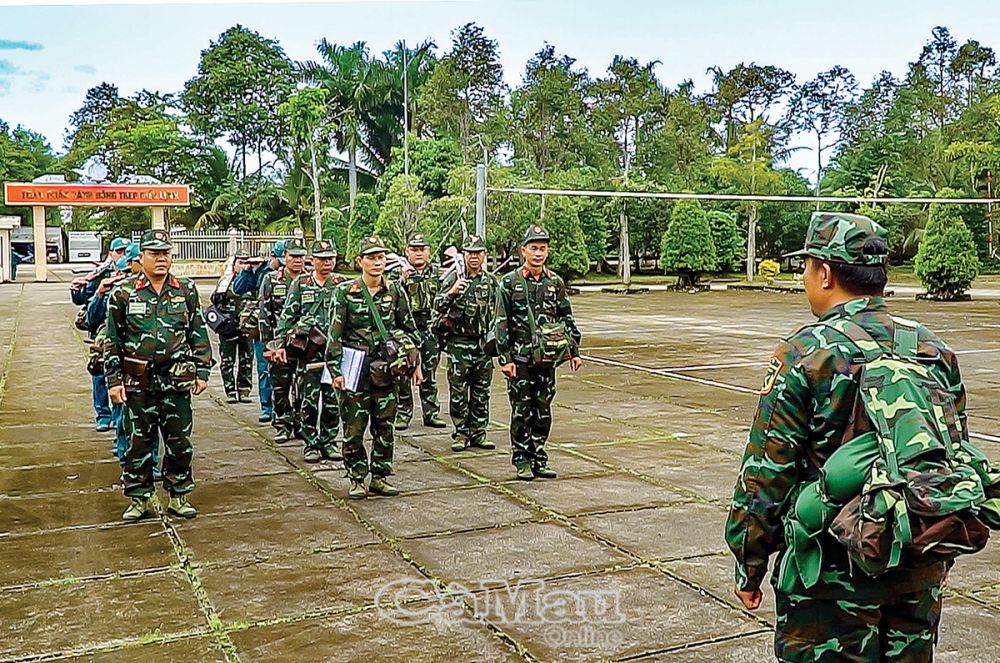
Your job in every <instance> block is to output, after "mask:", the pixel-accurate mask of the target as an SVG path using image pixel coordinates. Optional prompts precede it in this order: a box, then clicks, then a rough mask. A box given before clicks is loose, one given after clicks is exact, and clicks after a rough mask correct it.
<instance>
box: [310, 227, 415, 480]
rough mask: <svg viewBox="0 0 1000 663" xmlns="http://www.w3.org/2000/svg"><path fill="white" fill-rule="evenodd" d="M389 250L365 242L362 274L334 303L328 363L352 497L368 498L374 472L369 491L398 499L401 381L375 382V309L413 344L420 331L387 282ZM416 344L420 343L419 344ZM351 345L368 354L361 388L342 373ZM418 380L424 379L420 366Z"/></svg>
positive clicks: (389, 329)
mask: <svg viewBox="0 0 1000 663" xmlns="http://www.w3.org/2000/svg"><path fill="white" fill-rule="evenodd" d="M386 251H387V249H386V247H385V244H383V242H382V240H381V239H379V238H378V237H368V238H366V239H363V240H361V250H360V252H359V254H358V263H359V264H360V265H361V270H362V275H361V276H360V277H359V278H357V279H354V280H353V281H348V282H347V283H345V284H344V285H343V286H341V287H340V288H339V289H338V290H337V294H336V299H335V300H334V313H333V324H332V325H331V326H330V333H329V343H328V346H327V365H328V366H329V368H330V372H331V373H332V374H333V376H334V380H333V384H334V387H336V388H337V389H338V390H340V393H341V404H342V411H343V417H344V464H345V465H346V466H347V472H348V475H349V477H350V480H351V488H350V491H349V493H348V495H349V497H351V498H352V499H361V498H364V497H365V496H366V494H367V493H366V490H365V477H366V476H367V475H368V473H369V472H371V475H372V478H371V482H370V484H369V489H370V490H371V491H372V492H373V493H376V494H379V495H387V496H388V495H398V494H399V491H398V490H397V489H396V488H395V487H394V486H393V485H392V484H390V483H389V481H388V476H389V475H390V474H392V445H393V420H394V419H395V416H396V393H397V388H398V386H397V382H396V381H389V384H388V385H384V386H379V385H376V384H375V383H374V382H373V380H372V372H371V370H369V369H370V367H371V364H372V361H374V360H377V359H384V357H382V353H381V349H382V347H383V342H382V338H381V330H380V329H379V327H378V323H377V322H376V318H375V317H374V316H373V315H372V308H373V307H374V308H375V309H377V311H378V316H379V317H378V319H380V320H381V321H382V325H383V327H384V329H385V331H386V333H387V334H390V335H391V334H393V332H400V331H401V332H402V333H403V334H405V335H408V336H409V337H410V339H411V340H413V339H414V338H415V337H416V334H417V330H416V326H415V325H414V323H413V316H412V315H411V314H410V304H409V300H408V299H407V297H406V294H405V293H404V292H403V290H402V288H401V286H400V285H399V284H398V283H395V282H390V281H387V280H386V279H385V278H384V276H383V272H384V271H385V258H386ZM414 342H415V341H414ZM345 346H347V347H350V348H354V349H357V350H361V351H363V352H365V353H366V359H365V367H364V369H363V371H362V373H361V378H360V380H359V382H358V385H357V389H356V390H354V391H351V390H348V389H347V384H346V382H345V377H344V375H343V374H342V371H341V360H342V357H343V348H344V347H345ZM413 380H414V381H415V382H416V383H417V384H419V383H420V382H422V380H423V376H422V375H421V370H420V368H419V367H418V368H417V370H416V373H415V374H414V376H413ZM369 423H370V425H371V434H372V450H371V460H370V462H369V458H368V454H367V453H366V452H365V447H364V437H365V430H366V429H368V427H369Z"/></svg>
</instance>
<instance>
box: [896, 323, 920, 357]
mask: <svg viewBox="0 0 1000 663" xmlns="http://www.w3.org/2000/svg"><path fill="white" fill-rule="evenodd" d="M892 323H893V330H892V350H893V353H894V354H895V355H896V356H897V357H901V358H904V359H916V357H917V323H915V322H910V321H909V320H904V319H903V318H897V317H895V316H892Z"/></svg>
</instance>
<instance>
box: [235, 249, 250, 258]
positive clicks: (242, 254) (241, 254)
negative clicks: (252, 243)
mask: <svg viewBox="0 0 1000 663" xmlns="http://www.w3.org/2000/svg"><path fill="white" fill-rule="evenodd" d="M233 257H234V258H236V259H237V260H249V259H250V254H249V253H247V251H246V250H245V249H240V250H239V251H237V252H236V253H234V254H233Z"/></svg>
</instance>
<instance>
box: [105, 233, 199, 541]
mask: <svg viewBox="0 0 1000 663" xmlns="http://www.w3.org/2000/svg"><path fill="white" fill-rule="evenodd" d="M139 248H140V250H141V252H142V255H141V257H140V260H141V262H142V274H141V275H139V276H137V277H136V278H135V280H130V281H128V282H127V283H126V284H125V285H123V286H119V287H116V288H115V289H114V290H112V291H111V293H110V294H109V295H108V319H107V323H106V324H107V340H106V342H105V349H104V372H105V375H106V376H107V380H108V386H109V394H110V396H111V401H112V402H113V403H124V404H125V406H126V431H127V433H128V438H129V439H128V449H127V450H126V452H125V462H124V468H123V470H122V483H124V484H125V495H126V496H128V497H131V498H132V503H131V504H130V505H129V507H128V509H126V510H125V513H123V514H122V518H123V519H124V520H126V521H135V520H138V519H139V518H142V517H143V516H144V515H146V514H147V513H149V512H150V507H149V498H150V496H151V495H152V494H153V455H152V449H153V446H154V445H156V444H158V443H159V441H158V437H162V439H163V444H164V447H165V448H166V453H165V455H164V458H163V486H164V488H166V489H167V491H168V492H169V493H170V502H169V504H168V507H167V511H168V512H169V513H172V514H174V515H177V516H181V517H184V518H193V517H194V516H195V515H196V514H197V511H195V509H194V507H193V506H191V504H190V503H189V502H188V500H187V495H188V493H190V492H191V490H192V489H193V488H194V480H193V478H192V474H191V457H192V449H191V394H192V393H193V394H195V395H197V394H200V393H201V392H203V391H204V390H205V387H206V386H207V385H208V376H209V372H210V371H211V369H212V346H211V345H210V343H209V341H208V332H207V330H206V327H205V319H204V317H203V316H202V312H201V306H200V304H199V301H198V290H197V289H196V288H195V285H194V283H193V282H192V281H191V280H190V279H187V278H184V277H179V276H173V275H171V274H170V248H171V244H170V236H169V235H168V234H167V233H166V231H163V230H150V231H147V232H146V233H144V234H143V236H142V240H141V242H140V244H139Z"/></svg>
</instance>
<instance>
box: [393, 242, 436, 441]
mask: <svg viewBox="0 0 1000 663" xmlns="http://www.w3.org/2000/svg"><path fill="white" fill-rule="evenodd" d="M430 253H431V248H430V244H428V242H427V238H426V237H424V235H423V233H414V234H413V235H410V238H409V241H408V242H407V245H406V260H407V262H409V263H410V265H411V266H412V267H413V269H412V270H400V274H399V279H400V282H401V284H402V286H403V290H405V292H406V295H407V297H408V298H409V300H410V311H411V312H412V313H413V322H414V323H415V324H416V325H417V337H418V341H419V342H418V343H417V347H419V348H420V365H421V367H422V369H423V373H424V382H423V383H422V384H421V385H420V389H419V391H420V408H421V410H422V411H423V415H424V425H425V426H430V427H431V428H445V427H446V426H447V424H446V423H445V422H444V421H442V420H441V418H440V417H438V412H440V411H441V406H440V404H439V403H438V393H437V367H438V359H439V358H440V354H441V351H440V348H439V347H438V337H437V334H436V333H435V331H434V329H433V325H432V324H431V319H432V318H433V317H434V296H435V295H437V292H438V286H440V284H441V281H440V274H439V272H438V268H437V266H435V265H434V264H433V263H432V262H431V260H430ZM412 418H413V385H412V384H410V383H409V382H404V383H402V384H400V385H399V403H398V404H397V407H396V430H406V428H407V427H409V425H410V419H412Z"/></svg>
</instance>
